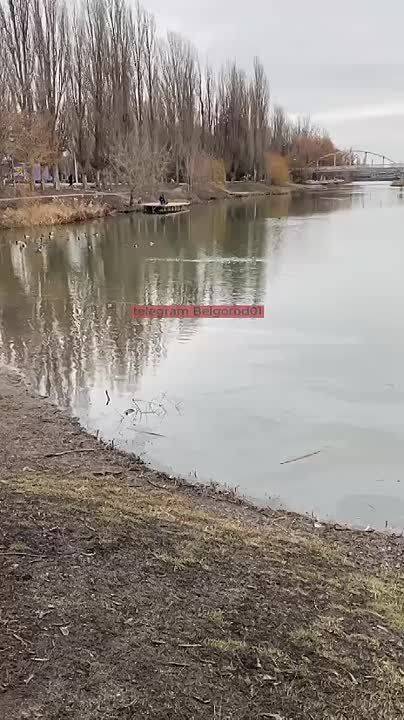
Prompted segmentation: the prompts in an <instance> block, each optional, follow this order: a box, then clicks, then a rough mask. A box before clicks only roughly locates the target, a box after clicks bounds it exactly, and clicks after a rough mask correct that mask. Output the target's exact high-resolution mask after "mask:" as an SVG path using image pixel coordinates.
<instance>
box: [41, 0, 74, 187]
mask: <svg viewBox="0 0 404 720" xmlns="http://www.w3.org/2000/svg"><path fill="white" fill-rule="evenodd" d="M33 23H34V47H35V104H36V109H37V112H40V113H42V115H43V117H46V118H47V119H48V122H49V138H50V142H51V146H52V149H53V154H54V156H55V158H56V159H57V158H58V155H59V154H60V151H61V139H62V133H61V132H59V130H60V126H59V121H60V116H61V113H62V111H63V109H64V105H65V101H66V90H67V82H68V74H69V61H70V42H69V22H68V16H67V11H66V5H65V0H33ZM53 178H54V184H55V187H56V189H59V186H60V182H59V169H58V165H57V162H55V164H54V167H53Z"/></svg>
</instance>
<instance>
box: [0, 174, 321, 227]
mask: <svg viewBox="0 0 404 720" xmlns="http://www.w3.org/2000/svg"><path fill="white" fill-rule="evenodd" d="M318 189H319V188H313V187H309V186H304V185H296V184H294V183H288V184H287V185H284V186H276V185H266V184H265V183H255V182H250V181H238V182H228V183H226V185H225V186H222V185H218V184H213V183H211V184H206V185H203V186H202V185H201V186H194V187H193V189H192V190H191V191H190V190H189V187H188V185H186V184H180V185H174V184H166V185H164V186H161V187H160V188H159V189H158V190H157V191H156V192H155V193H150V192H145V193H143V194H142V193H137V194H136V195H135V201H134V203H133V204H132V205H131V204H130V193H129V190H128V189H127V188H125V187H123V186H122V187H121V186H118V187H114V188H108V189H101V190H97V189H96V188H95V187H91V188H89V189H86V190H85V189H83V188H82V187H77V186H73V188H71V187H70V186H68V185H63V186H62V187H61V189H60V190H58V191H56V190H55V189H54V188H53V187H51V186H47V187H46V188H45V190H43V191H38V190H35V191H33V192H28V193H27V194H25V193H24V190H23V188H18V192H19V194H18V195H12V193H11V189H10V188H3V190H2V192H1V193H0V229H1V228H9V229H10V228H16V227H21V228H28V227H38V226H49V225H61V224H66V223H74V222H81V221H85V220H91V219H96V218H100V217H105V216H110V215H114V214H117V213H131V212H138V211H139V210H141V204H140V203H141V202H148V201H150V200H155V199H156V198H157V197H158V196H159V194H160V193H161V192H164V194H165V196H166V198H167V200H168V201H178V200H186V201H189V202H190V203H191V205H197V204H206V203H210V202H214V201H218V200H235V199H237V200H245V199H253V198H259V197H265V196H268V197H271V196H278V195H283V196H284V195H290V194H292V193H302V192H313V190H314V191H316V190H318ZM324 189H325V188H323V190H324Z"/></svg>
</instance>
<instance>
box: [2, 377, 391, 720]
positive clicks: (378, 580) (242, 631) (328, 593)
mask: <svg viewBox="0 0 404 720" xmlns="http://www.w3.org/2000/svg"><path fill="white" fill-rule="evenodd" d="M0 494H1V503H0V514H1V539H0V546H1V547H0V560H1V566H2V569H1V573H2V582H1V585H0V603H1V626H0V627H1V631H0V632H1V636H0V647H1V651H2V652H1V653H0V668H1V683H2V694H1V695H0V715H1V716H2V717H7V718H8V720H14V718H19V719H20V718H23V717H25V718H32V719H34V718H35V719H36V718H46V720H56V718H58V720H60V719H61V718H74V720H76V718H77V719H79V718H80V720H101V718H106V717H108V719H112V718H114V719H115V718H117V719H118V718H123V719H124V720H126V719H128V720H129V718H136V719H137V718H143V717H153V718H156V719H158V720H163V719H164V720H166V719H172V720H174V718H175V720H179V719H182V718H183V719H184V720H185V719H187V720H189V718H204V719H205V718H206V720H208V719H209V720H212V718H217V719H219V718H221V720H224V718H232V720H233V719H237V720H239V719H240V720H241V719H247V718H248V720H250V719H251V718H264V717H267V718H268V717H272V718H278V720H279V718H282V719H284V720H292V719H293V720H300V719H303V718H305V719H306V718H315V719H316V720H319V718H321V719H322V720H327V719H330V720H331V718H355V720H361V719H362V718H363V720H365V718H366V720H368V719H369V717H371V718H374V719H375V720H376V719H377V720H382V719H385V720H393V719H394V718H399V717H402V715H403V712H404V675H403V670H402V658H403V651H404V647H403V630H404V605H403V590H404V580H403V571H402V568H403V565H402V563H403V549H404V544H403V542H404V541H403V539H402V538H398V537H395V536H387V535H382V534H377V533H371V534H369V533H363V532H353V531H349V530H347V529H343V528H340V529H336V528H335V527H331V526H327V525H321V526H320V524H318V523H316V524H314V522H313V521H311V520H310V519H308V518H304V517H300V516H298V515H293V514H289V513H281V512H273V511H271V510H265V511H258V510H256V509H254V508H252V507H250V506H248V504H246V503H243V502H242V501H241V500H240V499H239V498H237V496H234V495H233V494H232V493H226V492H223V493H218V492H215V490H214V489H209V488H203V487H196V488H194V487H191V486H188V485H186V484H184V483H181V482H179V481H175V480H173V479H170V478H168V477H167V476H165V475H163V474H162V473H158V472H154V471H152V470H150V469H148V468H147V467H145V466H144V465H143V464H142V463H140V462H139V461H137V460H136V459H135V458H133V457H129V456H126V455H123V454H121V453H118V452H116V451H113V450H112V449H110V448H107V447H105V446H104V445H103V444H102V443H100V442H98V441H97V439H96V438H95V437H92V436H89V435H87V434H86V433H84V432H83V431H82V430H80V428H79V427H78V425H77V423H75V422H74V421H73V420H70V419H69V418H67V417H66V416H65V415H64V414H63V413H62V412H61V411H60V410H58V409H57V408H55V407H54V406H53V405H52V404H51V403H50V402H49V401H48V400H46V399H43V398H39V397H38V396H37V395H36V394H35V393H34V392H33V391H32V389H31V388H29V387H27V386H26V385H25V382H24V381H23V379H22V378H21V377H19V376H17V375H15V374H13V373H11V372H9V371H8V370H3V371H1V372H0Z"/></svg>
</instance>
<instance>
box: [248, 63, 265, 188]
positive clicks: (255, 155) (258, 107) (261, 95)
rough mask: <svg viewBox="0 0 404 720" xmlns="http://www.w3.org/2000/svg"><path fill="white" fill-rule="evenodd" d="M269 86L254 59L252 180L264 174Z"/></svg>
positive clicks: (252, 85) (251, 114)
mask: <svg viewBox="0 0 404 720" xmlns="http://www.w3.org/2000/svg"><path fill="white" fill-rule="evenodd" d="M268 111H269V85H268V80H267V77H266V75H265V70H264V67H263V65H262V63H261V62H260V60H259V59H258V58H257V57H256V58H254V77H253V80H252V82H251V86H250V130H251V141H252V152H251V154H252V159H253V176H254V180H256V179H257V177H258V176H259V178H260V179H261V178H262V177H263V175H264V174H265V159H264V154H265V149H266V147H267V144H268Z"/></svg>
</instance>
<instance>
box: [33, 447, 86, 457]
mask: <svg viewBox="0 0 404 720" xmlns="http://www.w3.org/2000/svg"><path fill="white" fill-rule="evenodd" d="M98 451H99V448H78V449H77V450H63V452H58V453H47V454H46V455H39V456H38V457H41V458H53V457H61V456H62V455H70V454H72V453H86V452H98Z"/></svg>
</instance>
